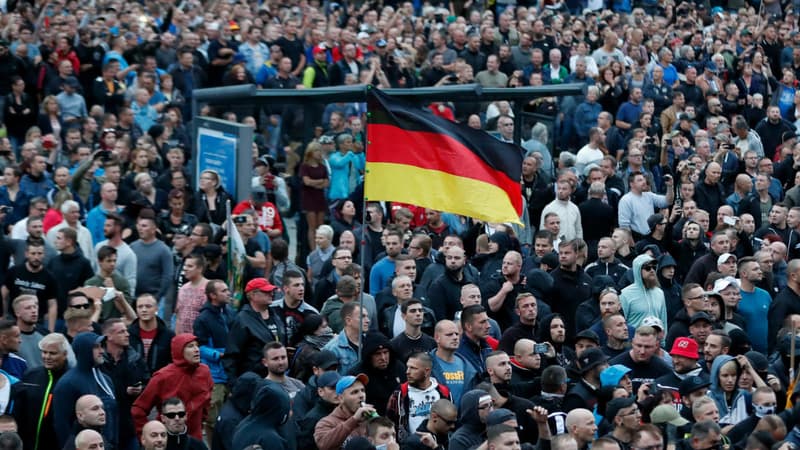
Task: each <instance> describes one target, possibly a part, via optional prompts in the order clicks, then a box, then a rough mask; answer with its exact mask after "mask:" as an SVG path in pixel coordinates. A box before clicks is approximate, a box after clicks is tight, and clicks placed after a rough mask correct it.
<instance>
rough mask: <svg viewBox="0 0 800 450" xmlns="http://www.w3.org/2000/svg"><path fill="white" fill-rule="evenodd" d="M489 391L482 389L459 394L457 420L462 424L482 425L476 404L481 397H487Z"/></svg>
mask: <svg viewBox="0 0 800 450" xmlns="http://www.w3.org/2000/svg"><path fill="white" fill-rule="evenodd" d="M488 396H489V393H488V392H486V391H484V390H482V389H473V390H471V391H467V392H466V393H465V394H464V395H462V396H461V407H460V408H458V411H459V416H458V420H459V421H460V422H461V423H462V424H464V425H474V426H484V425H483V423H482V422H481V419H480V416H479V415H478V405H479V404H480V401H481V397H488Z"/></svg>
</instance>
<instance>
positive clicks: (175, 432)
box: [161, 397, 206, 450]
mask: <svg viewBox="0 0 800 450" xmlns="http://www.w3.org/2000/svg"><path fill="white" fill-rule="evenodd" d="M161 422H162V423H163V424H164V426H165V427H166V428H167V450H173V449H174V450H177V449H182V450H206V446H205V444H203V442H202V441H200V440H198V439H195V438H194V437H192V436H190V435H189V433H188V429H189V428H188V427H187V426H186V405H184V404H183V402H182V401H181V399H179V398H178V397H171V398H168V399H166V400H164V403H163V404H162V405H161Z"/></svg>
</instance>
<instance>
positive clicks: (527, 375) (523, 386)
mask: <svg viewBox="0 0 800 450" xmlns="http://www.w3.org/2000/svg"><path fill="white" fill-rule="evenodd" d="M535 345H536V342H534V341H532V340H531V339H520V340H518V341H517V343H516V344H514V357H513V358H511V392H513V393H514V395H518V396H520V397H523V398H531V397H533V396H535V395H538V394H539V392H538V391H539V389H538V383H535V382H534V379H535V378H536V376H537V375H536V374H537V373H538V372H539V367H541V364H542V357H541V355H540V354H538V353H536V352H534V350H533V349H534V346H535Z"/></svg>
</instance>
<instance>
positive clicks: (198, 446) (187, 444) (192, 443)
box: [166, 432, 208, 450]
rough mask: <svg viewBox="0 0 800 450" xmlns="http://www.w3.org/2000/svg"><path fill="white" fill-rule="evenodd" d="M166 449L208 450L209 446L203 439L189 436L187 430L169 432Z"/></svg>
mask: <svg viewBox="0 0 800 450" xmlns="http://www.w3.org/2000/svg"><path fill="white" fill-rule="evenodd" d="M166 450H208V447H206V444H204V443H203V441H201V440H199V439H195V438H193V437H191V436H189V435H188V434H187V433H186V432H184V433H181V434H172V433H170V432H167V448H166Z"/></svg>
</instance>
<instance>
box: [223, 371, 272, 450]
mask: <svg viewBox="0 0 800 450" xmlns="http://www.w3.org/2000/svg"><path fill="white" fill-rule="evenodd" d="M263 381H264V380H263V379H262V378H261V377H260V376H258V375H257V374H255V373H253V372H245V373H243V374H242V376H240V377H239V378H238V379H237V380H236V383H235V384H234V385H233V390H232V391H231V396H230V397H228V400H226V401H225V403H224V404H223V405H222V408H221V409H220V411H219V415H218V416H217V424H216V425H215V427H214V439H213V441H212V442H211V450H233V432H234V430H236V426H237V425H239V422H241V421H242V419H244V418H245V417H246V416H247V414H248V413H249V412H250V402H251V401H252V398H253V393H255V392H258V390H259V387H260V386H261V384H262V382H263Z"/></svg>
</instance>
